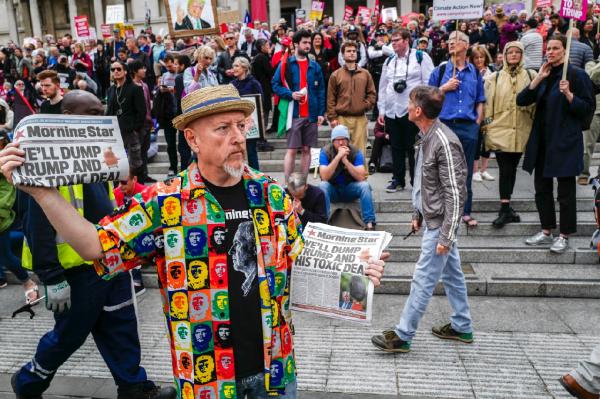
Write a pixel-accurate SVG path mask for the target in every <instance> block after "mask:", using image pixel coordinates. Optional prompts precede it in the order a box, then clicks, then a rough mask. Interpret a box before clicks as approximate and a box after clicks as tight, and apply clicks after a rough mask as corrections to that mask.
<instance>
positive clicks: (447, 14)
mask: <svg viewBox="0 0 600 399" xmlns="http://www.w3.org/2000/svg"><path fill="white" fill-rule="evenodd" d="M482 15H483V0H433V17H432V19H433V20H434V21H445V20H448V19H478V18H481V16H482Z"/></svg>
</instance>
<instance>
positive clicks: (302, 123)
mask: <svg viewBox="0 0 600 399" xmlns="http://www.w3.org/2000/svg"><path fill="white" fill-rule="evenodd" d="M293 42H294V44H295V45H296V53H295V55H294V56H292V57H289V58H288V59H287V60H286V59H283V60H282V62H281V63H280V64H279V66H278V67H277V70H276V71H275V75H274V76H273V80H272V82H271V83H272V85H273V92H274V93H275V94H277V95H278V96H279V97H280V98H283V99H288V100H293V103H291V104H290V106H292V104H293V107H294V111H293V112H294V113H293V119H292V126H291V128H290V129H289V130H288V132H287V148H288V150H287V152H286V154H285V159H284V172H285V178H286V181H287V179H288V177H289V176H290V175H291V174H292V173H293V172H294V165H295V163H296V152H297V151H298V149H302V156H301V161H300V162H301V163H300V167H301V172H302V173H303V174H307V173H308V169H309V167H310V149H311V147H318V136H319V135H318V128H319V125H320V124H321V123H323V120H324V116H323V115H324V114H325V83H324V80H323V71H321V67H320V66H319V64H317V63H316V62H315V61H313V60H311V59H309V58H308V53H309V51H310V45H311V35H310V32H308V31H306V30H304V29H302V30H300V31H298V32H296V34H295V35H294V38H293ZM282 75H283V76H282ZM284 82H285V83H286V84H284Z"/></svg>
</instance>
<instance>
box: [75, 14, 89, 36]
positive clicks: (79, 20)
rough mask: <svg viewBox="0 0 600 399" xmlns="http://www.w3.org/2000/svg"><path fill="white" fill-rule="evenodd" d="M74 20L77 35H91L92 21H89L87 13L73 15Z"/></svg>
mask: <svg viewBox="0 0 600 399" xmlns="http://www.w3.org/2000/svg"><path fill="white" fill-rule="evenodd" d="M73 20H74V22H75V32H77V37H79V38H84V37H85V38H87V37H90V23H89V22H88V17H87V15H78V16H76V17H73Z"/></svg>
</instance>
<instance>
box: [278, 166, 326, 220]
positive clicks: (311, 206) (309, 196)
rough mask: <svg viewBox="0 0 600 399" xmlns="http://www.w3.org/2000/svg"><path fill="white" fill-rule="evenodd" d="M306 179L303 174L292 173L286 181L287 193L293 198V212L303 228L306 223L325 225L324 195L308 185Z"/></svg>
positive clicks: (316, 188)
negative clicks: (298, 217)
mask: <svg viewBox="0 0 600 399" xmlns="http://www.w3.org/2000/svg"><path fill="white" fill-rule="evenodd" d="M307 178H308V176H307V175H305V174H303V173H300V172H294V173H292V174H291V175H290V177H289V179H288V181H287V191H288V193H289V194H290V195H291V196H292V197H293V198H294V202H293V206H294V210H295V211H296V213H297V214H298V216H300V221H302V225H303V226H306V224H307V223H308V222H313V223H327V209H326V208H325V194H324V193H323V191H322V190H321V189H320V188H319V187H315V186H311V185H310V184H308V182H307Z"/></svg>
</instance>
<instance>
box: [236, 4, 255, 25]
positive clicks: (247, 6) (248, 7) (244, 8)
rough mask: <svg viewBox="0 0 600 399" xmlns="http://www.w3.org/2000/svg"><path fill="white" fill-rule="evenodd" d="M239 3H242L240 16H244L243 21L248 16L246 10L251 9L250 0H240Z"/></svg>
mask: <svg viewBox="0 0 600 399" xmlns="http://www.w3.org/2000/svg"><path fill="white" fill-rule="evenodd" d="M238 4H239V5H240V8H239V10H240V16H241V17H242V21H243V20H244V17H245V16H246V10H248V11H250V2H249V1H248V0H240V1H239V2H238ZM252 22H254V21H252Z"/></svg>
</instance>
